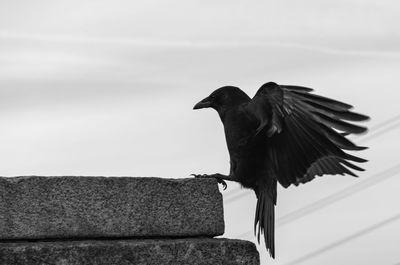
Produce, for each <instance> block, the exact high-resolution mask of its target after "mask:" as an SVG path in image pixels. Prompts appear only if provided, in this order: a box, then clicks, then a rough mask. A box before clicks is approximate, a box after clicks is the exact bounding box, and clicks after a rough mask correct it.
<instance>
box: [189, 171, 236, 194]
mask: <svg viewBox="0 0 400 265" xmlns="http://www.w3.org/2000/svg"><path fill="white" fill-rule="evenodd" d="M216 175H217V174H213V175H207V174H190V176H193V177H195V178H215V179H216V180H217V182H218V183H219V184H222V188H223V189H224V190H226V188H227V187H228V185H227V184H226V182H225V180H223V179H222V178H221V177H219V176H218V175H217V176H216Z"/></svg>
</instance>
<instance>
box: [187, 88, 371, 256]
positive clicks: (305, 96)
mask: <svg viewBox="0 0 400 265" xmlns="http://www.w3.org/2000/svg"><path fill="white" fill-rule="evenodd" d="M312 91H313V89H311V88H307V87H302V86H289V85H278V84H276V83H273V82H269V83H266V84H264V85H262V86H261V88H260V89H259V90H258V91H257V93H256V94H255V96H254V97H253V98H252V99H251V98H250V97H249V96H247V94H246V93H244V92H243V91H242V90H240V89H239V88H238V87H234V86H224V87H221V88H219V89H217V90H215V91H214V92H212V93H211V95H210V96H208V97H207V98H205V99H203V100H202V101H200V102H199V103H197V104H196V105H195V106H194V108H193V109H202V108H213V109H215V110H216V111H217V112H218V114H219V117H220V118H221V121H222V123H223V125H224V129H225V137H226V142H227V146H228V150H229V155H230V173H229V175H222V174H219V173H217V174H212V175H195V174H194V176H195V177H214V178H216V179H217V180H218V181H219V182H220V183H222V184H223V185H224V188H226V183H225V181H224V180H230V181H236V182H239V183H240V184H241V185H242V186H243V187H245V188H250V189H253V190H254V192H255V194H256V196H257V207H256V213H255V221H254V233H255V234H257V238H258V242H260V234H262V233H263V234H264V240H265V245H266V247H267V250H268V251H269V253H270V255H271V256H272V257H273V258H274V257H275V246H274V222H275V216H274V215H275V214H274V212H275V210H274V208H275V205H276V193H277V182H279V183H280V184H281V185H282V186H283V187H285V188H287V187H289V186H290V185H292V184H294V185H295V186H297V185H299V184H300V183H306V182H309V181H311V180H313V179H314V178H315V177H316V176H322V175H324V174H330V175H335V174H340V175H344V174H348V175H351V176H354V177H357V175H356V174H355V173H354V172H353V171H352V170H357V171H364V169H362V168H360V167H358V166H357V165H355V164H354V162H358V163H362V162H366V161H367V160H365V159H362V158H359V157H356V156H353V155H350V154H348V153H346V152H344V151H343V150H352V151H353V150H357V151H358V150H363V149H366V147H361V146H357V145H355V144H354V143H353V142H351V141H350V140H348V139H347V138H346V136H347V135H349V134H360V133H364V132H365V131H366V130H367V128H366V127H361V126H358V125H355V124H353V123H349V122H348V121H352V122H358V121H365V120H368V119H369V117H368V116H366V115H363V114H359V113H355V112H352V111H351V109H352V106H351V105H349V104H346V103H343V102H340V101H337V100H333V99H330V98H327V97H322V96H319V95H316V94H313V93H311V92H312ZM257 224H258V226H257Z"/></svg>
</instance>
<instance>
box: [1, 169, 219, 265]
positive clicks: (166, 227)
mask: <svg viewBox="0 0 400 265" xmlns="http://www.w3.org/2000/svg"><path fill="white" fill-rule="evenodd" d="M223 233H224V220H223V206H222V195H221V193H220V192H219V190H218V186H217V182H216V181H215V180H214V179H195V178H187V179H164V178H150V177H148V178H133V177H37V176H31V177H14V178H3V177H1V178H0V240H13V239H43V238H47V239H49V238H97V237H173V236H178V237H184V236H185V237H187V236H199V235H202V236H215V235H222V234H223ZM60 264H62V263H60ZM99 264H100V263H99Z"/></svg>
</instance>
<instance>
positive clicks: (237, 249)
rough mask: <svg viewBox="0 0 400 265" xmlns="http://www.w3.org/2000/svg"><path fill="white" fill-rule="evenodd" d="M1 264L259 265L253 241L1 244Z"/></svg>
mask: <svg viewBox="0 0 400 265" xmlns="http://www.w3.org/2000/svg"><path fill="white" fill-rule="evenodd" d="M0 264H13V265H42V264H59V265H128V264H135V265H153V264H154V265H159V264H171V265H172V264H174V265H180V264H181V265H183V264H188V265H200V264H201V265H209V264H215V265H218V264H220V265H225V264H229V265H239V264H240V265H258V264H259V255H258V252H257V249H256V246H255V245H254V244H253V243H252V242H249V241H243V240H233V239H224V238H221V239H212V238H182V239H169V240H168V239H158V240H156V239H142V240H140V239H136V240H107V241H96V240H88V241H63V242H35V243H30V242H20V243H0Z"/></svg>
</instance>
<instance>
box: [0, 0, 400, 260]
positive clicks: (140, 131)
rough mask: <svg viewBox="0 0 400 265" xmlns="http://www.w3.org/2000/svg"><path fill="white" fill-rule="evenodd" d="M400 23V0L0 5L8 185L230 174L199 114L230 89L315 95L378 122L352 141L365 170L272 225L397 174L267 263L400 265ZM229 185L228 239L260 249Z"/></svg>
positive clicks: (2, 171)
mask: <svg viewBox="0 0 400 265" xmlns="http://www.w3.org/2000/svg"><path fill="white" fill-rule="evenodd" d="M399 13H400V4H399V3H398V1H394V0H393V1H372V0H364V1H357V0H346V1H344V0H337V1H321V0H318V1H317V0H309V1H301V2H299V1H297V2H295V1H259V0H257V1H244V0H241V1H239V0H234V1H204V0H203V1H176V0H171V1H159V0H157V1H155V0H149V1H140V2H139V1H117V0H115V1H102V0H98V1H83V0H79V1H77V0H70V1H44V0H37V1H22V0H21V1H2V2H0V123H1V125H2V126H1V130H0V146H1V148H0V160H1V161H2V162H1V166H0V175H3V176H16V175H106V176H121V175H126V176H161V177H176V178H181V177H188V175H189V174H191V173H215V172H221V173H227V172H228V170H229V157H228V153H227V150H226V146H225V140H224V135H223V130H222V125H221V124H220V121H219V118H218V116H217V114H216V113H215V112H214V111H212V110H202V111H192V107H193V105H194V104H195V103H196V102H197V101H199V100H200V99H202V98H204V97H205V96H207V95H208V94H209V93H210V92H212V91H213V90H214V89H216V88H218V87H220V86H223V85H236V86H239V87H241V88H242V89H243V90H244V91H246V92H247V93H249V95H250V96H252V95H253V94H254V93H255V91H256V90H257V88H258V87H259V86H261V85H262V84H263V83H264V82H267V81H275V82H278V83H281V84H298V85H304V86H310V87H313V88H315V90H316V92H317V93H319V94H323V95H326V96H329V97H334V98H337V99H339V100H342V101H345V102H348V103H351V104H352V105H354V106H356V111H358V112H362V113H366V114H368V115H370V116H371V117H372V120H371V121H370V122H369V123H368V126H370V127H371V130H370V132H369V134H367V135H365V136H360V137H357V138H353V139H354V140H355V141H356V142H359V143H360V144H361V143H362V144H363V145H367V146H370V149H369V150H367V151H365V152H363V153H362V154H361V156H363V157H366V158H368V159H369V160H370V162H369V163H368V164H366V165H365V167H366V169H367V171H366V172H365V173H362V174H360V175H361V177H360V178H359V179H355V178H352V177H348V176H346V177H344V176H326V177H324V178H320V179H317V180H315V181H313V182H312V183H309V184H307V185H304V186H302V187H299V188H289V189H286V190H285V189H283V188H280V189H279V191H278V192H279V195H278V206H277V215H278V219H279V218H280V217H282V216H285V215H286V214H288V213H290V212H291V211H294V210H296V209H299V208H301V207H304V206H306V205H308V204H310V203H313V202H315V201H318V200H320V199H322V198H324V197H325V196H328V195H331V194H334V193H335V192H339V191H341V190H343V189H345V188H347V187H350V186H352V185H356V184H357V183H360V182H362V181H364V180H367V179H369V178H371V179H373V178H374V176H378V177H379V176H380V175H382V176H389V177H385V178H384V180H382V181H381V180H379V181H378V182H377V184H376V185H373V186H371V187H369V188H366V189H364V190H362V191H360V192H358V193H356V194H354V195H352V196H349V197H346V198H344V199H342V200H339V201H337V202H336V203H334V204H331V205H329V206H327V207H324V208H323V209H320V210H318V211H315V212H313V213H311V214H309V215H307V216H304V217H303V218H301V219H298V220H296V221H294V222H291V223H288V224H286V225H285V226H281V227H278V228H277V231H276V234H277V236H276V249H277V253H276V256H277V259H276V260H275V261H272V260H269V259H267V255H266V251H265V249H264V248H263V247H261V248H260V249H259V250H260V252H261V257H262V260H263V264H288V263H290V262H292V261H295V263H296V264H315V265H316V264H396V263H397V262H400V254H398V253H399V252H398V246H399V245H400V237H399V235H400V221H399V220H397V219H390V218H391V217H393V216H395V218H397V217H396V214H399V213H400V208H399V206H398V205H399V204H398V202H399V201H400V193H399V192H398V190H399V188H398V187H399V185H400V180H399V177H400V176H399V174H398V173H397V172H398V171H399V170H398V168H397V169H395V170H394V171H393V172H394V173H393V172H392V173H390V172H389V173H390V174H389V173H388V174H387V175H384V174H381V172H383V171H385V170H387V169H389V168H391V167H393V166H396V165H398V163H399V162H398V157H397V155H398V153H399V151H400V143H399V141H398V135H399V127H400V126H398V125H400V118H399V117H400V116H399V115H400V107H399V105H398V104H399V103H398V102H399V98H400V97H399V96H400V93H399V92H398V90H399V88H398V83H399V82H398V76H399V70H400V28H399V27H400V16H399ZM393 118H394V119H393ZM396 174H397V175H396ZM391 176H393V177H391ZM375 179H379V178H376V177H375ZM382 179H383V178H382ZM229 184H230V185H229V188H228V190H227V191H225V192H224V197H225V199H226V200H225V202H226V203H225V221H226V234H225V236H226V237H231V238H238V237H240V238H243V239H247V240H254V239H253V237H252V235H251V233H248V231H250V230H251V229H252V223H253V217H254V208H255V198H254V196H253V194H252V193H251V192H250V191H244V190H238V186H237V185H236V184H231V183H229ZM350 193H352V192H350ZM387 220H389V221H388V222H386V223H385V221H387ZM391 220H393V221H391ZM381 222H383V223H382V224H381ZM376 224H378V226H376V227H375V226H374V225H376ZM380 224H381V225H380ZM371 227H372V230H369V229H370V228H371ZM374 228H375V229H374ZM365 229H366V231H367V232H365V233H363V232H362V231H364V230H365ZM358 232H360V233H358ZM357 233H358V234H357ZM352 235H354V236H352ZM357 235H358V236H357ZM349 236H350V239H349V238H348V237H349ZM346 238H348V240H346ZM343 239H345V240H344V241H345V243H344V244H336V242H340V241H341V240H343ZM332 244H333V245H332ZM327 246H328V247H327ZM329 246H331V247H329ZM325 247H327V248H325ZM320 249H322V250H323V249H325V251H318V250H320ZM315 251H317V252H315ZM310 253H311V256H307V255H308V254H310ZM312 253H314V254H315V253H318V255H314V254H312ZM303 256H307V257H308V258H307V257H306V258H305V259H303V261H302V262H303V263H300V261H296V260H297V259H298V258H301V257H303Z"/></svg>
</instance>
